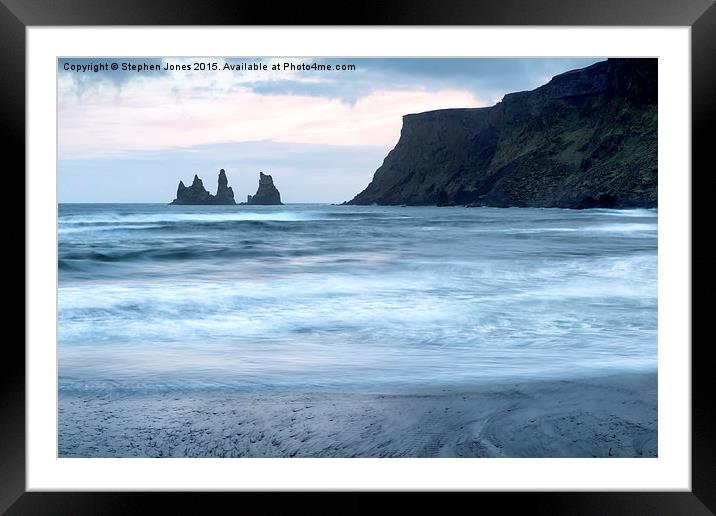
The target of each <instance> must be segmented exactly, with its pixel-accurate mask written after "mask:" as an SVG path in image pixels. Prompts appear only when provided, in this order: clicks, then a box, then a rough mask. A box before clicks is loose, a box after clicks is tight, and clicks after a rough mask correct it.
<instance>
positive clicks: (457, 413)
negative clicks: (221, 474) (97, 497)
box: [58, 373, 657, 457]
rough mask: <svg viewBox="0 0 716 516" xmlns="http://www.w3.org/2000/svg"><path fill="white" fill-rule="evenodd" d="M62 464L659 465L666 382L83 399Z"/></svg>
mask: <svg viewBox="0 0 716 516" xmlns="http://www.w3.org/2000/svg"><path fill="white" fill-rule="evenodd" d="M59 412H60V414H59V416H60V417H59V422H60V426H59V450H58V453H59V456H60V457H655V456H656V454H657V375H656V373H643V374H623V375H616V376H609V377H601V378H592V379H585V380H564V381H533V382H523V383H514V384H503V385H489V386H481V387H472V388H459V389H458V388H445V389H434V390H428V389H421V390H412V391H408V390H397V389H396V390H393V391H390V392H370V393H369V392H365V391H357V392H313V393H310V392H304V393H298V392H296V393H275V392H266V393H261V394H255V393H252V394H241V393H238V394H227V393H221V394H218V393H215V394H200V393H176V392H174V393H171V394H132V395H126V396H123V395H119V394H116V393H115V394H112V395H109V394H101V395H92V394H85V393H82V394H78V393H72V394H69V393H61V394H60V398H59Z"/></svg>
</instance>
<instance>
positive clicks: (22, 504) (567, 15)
mask: <svg viewBox="0 0 716 516" xmlns="http://www.w3.org/2000/svg"><path fill="white" fill-rule="evenodd" d="M278 5H279V4H268V3H261V2H259V3H256V2H251V3H250V2H242V3H236V2H232V1H219V2H212V3H211V5H209V4H206V3H203V2H199V1H195V0H174V1H172V0H159V1H154V2H147V1H146V0H124V1H122V2H108V1H97V0H94V1H93V0H62V1H58V0H0V40H1V42H2V43H1V44H0V89H1V91H2V97H0V98H1V100H0V113H1V116H0V120H1V122H0V126H2V129H3V134H4V137H3V138H2V139H1V141H2V145H3V147H4V150H5V152H4V153H3V156H4V158H5V159H4V162H5V163H8V161H9V160H8V159H7V158H8V157H12V158H14V159H13V160H11V161H10V162H11V163H13V165H12V166H11V168H9V169H6V170H8V172H10V171H12V173H13V174H14V173H15V171H18V170H25V101H26V99H25V71H26V70H25V50H26V49H25V46H26V40H25V30H26V28H27V27H29V26H63V25H72V26H89V25H91V26H111V25H114V26H117V25H163V26H166V25H272V26H275V25H297V24H298V25H521V26H524V25H551V26H555V25H557V26H558V25H576V26H579V25H611V26H649V25H655V26H689V27H691V44H692V56H691V57H692V62H691V73H692V99H691V100H692V158H693V159H692V163H693V165H692V171H691V177H692V181H693V178H695V176H696V174H694V172H693V171H694V170H699V171H700V172H699V174H701V175H703V176H704V177H708V176H707V175H706V174H708V173H709V172H711V171H712V169H713V161H712V160H709V158H710V154H711V153H710V147H711V146H712V145H713V143H712V140H711V139H710V138H709V137H708V136H709V131H708V129H709V128H710V125H713V124H714V122H716V116H715V114H716V111H715V110H714V104H715V103H716V102H715V100H714V99H715V97H716V66H715V63H716V44H715V43H716V6H714V2H713V0H681V1H679V2H670V3H666V2H654V1H653V0H600V1H597V0H532V1H523V0H500V1H499V2H495V1H490V2H487V1H470V0H458V1H456V0H443V1H442V2H439V3H431V2H429V1H426V0H413V1H395V0H392V1H389V2H387V1H383V2H377V1H370V2H362V3H360V4H343V3H334V4H333V5H332V6H318V5H316V6H312V5H306V4H304V3H295V4H284V5H281V6H280V7H277V6H278ZM88 52H90V53H91V47H90V48H88ZM707 160H708V161H707ZM707 163H708V165H709V169H708V170H707V169H706V167H707ZM688 173H689V171H684V174H685V175H686V174H688ZM6 180H8V179H7V177H6ZM702 182H705V181H704V180H702V179H699V183H702ZM18 183H19V181H18V180H17V179H15V180H14V182H13V187H12V188H13V194H14V196H15V197H19V195H18V194H17V188H18V187H17V184H18ZM692 184H693V183H692ZM23 190H24V187H23ZM707 191H708V188H701V189H700V190H699V189H693V188H692V192H693V194H692V205H693V206H699V205H707V206H708V201H705V200H704V202H702V203H699V197H700V196H705V195H707V193H706V192H707ZM25 193H26V194H27V192H25ZM9 213H18V212H17V211H11V212H9ZM15 217H16V216H11V218H12V219H14V218H15ZM692 220H693V226H692V228H693V229H692V235H695V234H697V230H698V228H702V227H705V224H706V222H705V219H703V218H696V217H694V216H693V215H692ZM9 224H10V225H14V226H15V230H16V231H18V232H19V224H17V222H9ZM23 240H24V234H23ZM692 242H693V238H692ZM694 251H695V246H694V245H693V244H692V275H693V273H694V272H695V270H704V269H705V268H706V265H707V264H710V262H711V261H712V260H709V261H708V262H707V261H706V260H707V259H706V258H701V259H699V260H694V259H693V256H694V254H693V253H694ZM702 256H703V255H702ZM23 258H24V260H27V259H28V257H27V256H25V253H24V251H23ZM24 263H25V261H23V267H24V266H25V265H24ZM25 270H26V274H27V269H25ZM706 277H707V276H702V278H706ZM26 279H27V277H26ZM707 288H709V284H708V281H701V280H700V281H699V283H698V285H697V288H696V291H699V290H700V291H705V290H706V289H707ZM692 292H694V293H695V291H692ZM18 305H19V303H18ZM700 306H701V307H702V308H699V306H697V305H696V304H695V303H694V302H692V321H693V318H694V315H695V314H696V313H698V312H699V310H701V311H703V310H705V308H703V305H700ZM23 307H24V303H23ZM702 320H703V317H702ZM693 328H694V326H693V322H692V330H693ZM694 335H695V334H694ZM683 345H684V346H689V345H691V346H692V348H691V349H692V457H691V464H692V490H691V491H690V492H656V491H654V492H639V493H637V492H584V493H519V494H517V493H479V494H475V495H476V496H478V497H479V498H480V500H479V503H480V504H482V503H484V502H485V501H494V502H498V503H499V504H500V509H501V512H502V511H508V512H509V511H510V510H514V509H518V510H519V509H521V510H529V511H530V512H534V513H536V514H670V515H671V514H712V513H713V512H714V511H716V444H715V441H716V432H715V431H714V408H713V407H714V403H713V401H712V400H711V399H710V398H711V393H712V392H714V391H713V388H712V383H713V382H712V381H711V378H712V377H713V374H712V371H711V368H712V365H711V361H709V359H708V354H709V349H708V348H709V346H710V339H704V340H700V341H699V340H697V339H696V338H695V337H694V338H692V343H689V342H684V343H683ZM0 369H1V375H0V382H1V385H2V390H1V391H0V512H5V511H6V513H7V514H12V515H14V514H18V515H19V514H73V515H83V514H127V513H132V512H141V511H143V510H145V509H147V508H148V504H149V503H151V502H158V501H160V502H161V503H162V505H163V506H164V508H165V509H169V508H170V507H175V508H176V510H175V511H173V512H176V513H194V512H198V513H208V512H211V511H210V509H209V508H208V507H209V505H211V504H213V503H216V502H219V503H221V504H222V505H223V504H225V503H227V502H228V503H229V504H231V505H229V507H231V506H232V505H233V504H235V503H241V504H245V503H247V501H248V502H253V501H256V502H259V503H264V504H266V505H265V507H273V506H274V505H273V504H274V499H273V498H271V497H272V494H271V493H254V494H249V493H222V494H216V493H215V494H210V493H176V492H175V493H141V494H138V493H120V492H113V493H70V492H26V488H25V477H26V475H25V472H26V469H25V467H26V465H25V353H24V348H23V347H20V343H19V341H18V340H15V339H14V338H13V339H10V338H7V339H6V340H5V342H4V343H3V354H2V359H0ZM315 496H316V494H310V493H303V494H301V495H300V496H293V497H291V498H292V500H291V504H292V505H291V507H292V509H291V510H295V509H302V508H303V509H310V508H313V509H315V508H316V507H318V506H317V505H316V503H317V502H316V500H315V499H314V498H315ZM236 497H243V498H244V499H243V500H242V501H241V502H239V501H238V500H236ZM246 498H249V500H247V499H246ZM259 499H261V500H259ZM350 499H351V502H349V503H346V502H345V501H344V502H341V506H340V507H343V508H345V509H347V510H350V511H352V512H357V511H361V512H363V511H362V510H361V508H363V509H366V508H368V507H369V506H370V505H372V504H373V502H372V501H371V497H370V496H368V497H361V498H360V499H357V498H356V497H355V495H352V496H351V498H350ZM411 500H413V501H417V502H418V503H421V500H422V496H420V495H417V496H413V497H411ZM471 503H474V502H471ZM234 507H235V508H237V509H239V508H240V506H236V505H234ZM334 507H337V506H334ZM476 508H477V507H476ZM341 512H346V511H345V510H341Z"/></svg>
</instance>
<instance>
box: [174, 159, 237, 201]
mask: <svg viewBox="0 0 716 516" xmlns="http://www.w3.org/2000/svg"><path fill="white" fill-rule="evenodd" d="M228 183H229V181H228V179H227V178H226V172H224V169H223V168H222V169H221V170H220V171H219V186H218V188H217V190H216V195H211V194H210V193H209V192H208V190H206V188H204V183H203V182H202V181H201V179H199V176H197V175H196V174H195V175H194V181H193V182H192V184H191V186H189V187H186V186H184V182H183V181H179V186H178V187H177V197H176V199H174V200H173V201H172V202H171V203H170V204H236V202H235V201H234V191H233V190H232V189H231V187H230V186H228Z"/></svg>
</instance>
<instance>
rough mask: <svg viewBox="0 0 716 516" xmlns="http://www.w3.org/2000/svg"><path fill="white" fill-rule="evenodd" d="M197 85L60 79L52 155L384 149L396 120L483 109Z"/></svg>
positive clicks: (382, 94)
mask: <svg viewBox="0 0 716 516" xmlns="http://www.w3.org/2000/svg"><path fill="white" fill-rule="evenodd" d="M201 86H202V85H197V84H193V83H191V82H190V81H189V82H188V83H185V82H182V81H181V80H179V81H177V78H176V77H163V78H159V79H157V78H147V79H138V80H133V81H131V82H130V83H129V84H128V85H124V86H123V87H122V88H121V89H117V88H116V87H115V86H113V85H110V84H104V85H99V86H98V87H96V88H92V89H91V90H89V91H83V92H82V94H81V95H79V94H78V92H77V90H76V85H75V84H74V83H73V82H72V81H69V80H66V81H62V80H61V81H60V85H59V94H60V98H59V145H60V157H61V158H63V159H70V158H81V157H90V156H100V155H106V154H113V153H118V152H128V151H135V150H161V149H167V148H174V147H191V146H195V145H202V144H208V143H220V142H241V141H256V140H273V141H276V142H289V143H312V144H329V145H357V144H360V145H379V146H384V147H391V146H393V145H394V144H395V142H396V141H397V139H398V136H399V134H400V127H401V123H402V121H401V117H402V115H404V114H407V113H416V112H421V111H429V110H433V109H444V108H452V107H477V106H481V105H486V102H483V101H481V100H479V99H476V98H475V97H474V96H473V95H472V94H471V93H469V92H467V91H458V90H443V91H425V90H420V89H416V90H413V91H402V90H401V91H376V92H373V93H372V94H371V95H370V96H367V97H363V98H360V99H359V100H358V101H357V102H356V103H355V104H354V105H349V104H346V103H343V102H341V101H340V100H337V99H329V98H324V97H309V96H294V95H271V96H269V95H259V94H256V93H254V92H252V91H251V90H250V89H248V88H245V87H236V86H235V85H232V86H231V87H225V85H219V86H221V87H217V88H215V89H212V88H211V87H208V88H207V87H201ZM203 86H206V85H203Z"/></svg>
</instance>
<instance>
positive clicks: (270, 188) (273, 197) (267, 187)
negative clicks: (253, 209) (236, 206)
mask: <svg viewBox="0 0 716 516" xmlns="http://www.w3.org/2000/svg"><path fill="white" fill-rule="evenodd" d="M246 203H247V204H263V205H273V204H283V203H282V202H281V194H280V193H279V191H278V189H277V188H276V187H275V186H274V184H273V178H272V177H271V176H270V175H266V174H264V173H263V172H259V189H258V190H256V195H249V196H248V197H247V200H246Z"/></svg>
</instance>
